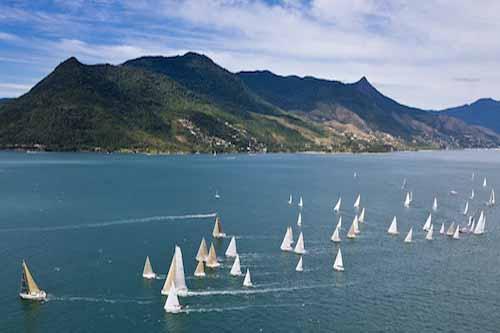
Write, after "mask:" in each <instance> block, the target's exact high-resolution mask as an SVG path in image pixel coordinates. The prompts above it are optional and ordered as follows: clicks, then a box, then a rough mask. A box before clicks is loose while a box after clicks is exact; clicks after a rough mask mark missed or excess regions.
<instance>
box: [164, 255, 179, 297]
mask: <svg viewBox="0 0 500 333" xmlns="http://www.w3.org/2000/svg"><path fill="white" fill-rule="evenodd" d="M175 260H176V255H175V252H174V255H173V256H172V261H171V262H170V268H169V269H168V273H167V278H166V279H165V283H164V284H163V288H162V289H161V294H162V295H168V292H169V291H170V288H171V287H172V284H173V283H174V282H175V270H176V268H177V265H176V264H175Z"/></svg>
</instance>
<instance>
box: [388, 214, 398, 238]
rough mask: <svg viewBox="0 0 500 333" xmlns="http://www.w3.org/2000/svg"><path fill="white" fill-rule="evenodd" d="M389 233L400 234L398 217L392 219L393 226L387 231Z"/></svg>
mask: <svg viewBox="0 0 500 333" xmlns="http://www.w3.org/2000/svg"><path fill="white" fill-rule="evenodd" d="M387 233H388V234H389V235H397V234H399V232H398V221H397V218H396V216H394V218H393V219H392V222H391V225H390V226H389V229H387Z"/></svg>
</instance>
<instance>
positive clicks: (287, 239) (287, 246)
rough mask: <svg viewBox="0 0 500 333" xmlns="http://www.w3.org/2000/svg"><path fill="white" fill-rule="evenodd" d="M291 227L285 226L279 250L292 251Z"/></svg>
mask: <svg viewBox="0 0 500 333" xmlns="http://www.w3.org/2000/svg"><path fill="white" fill-rule="evenodd" d="M291 229H292V228H291V227H288V228H286V232H285V236H284V237H283V241H282V242H281V246H280V249H281V251H293V248H292V243H293V239H292V237H293V236H292V233H291Z"/></svg>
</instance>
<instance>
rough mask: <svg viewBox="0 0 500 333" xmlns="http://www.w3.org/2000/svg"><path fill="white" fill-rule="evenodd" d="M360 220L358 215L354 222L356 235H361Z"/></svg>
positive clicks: (355, 216)
mask: <svg viewBox="0 0 500 333" xmlns="http://www.w3.org/2000/svg"><path fill="white" fill-rule="evenodd" d="M358 222H359V218H358V215H357V214H356V215H354V219H353V220H352V225H353V226H354V233H355V234H356V235H359V233H360V231H359V223H358Z"/></svg>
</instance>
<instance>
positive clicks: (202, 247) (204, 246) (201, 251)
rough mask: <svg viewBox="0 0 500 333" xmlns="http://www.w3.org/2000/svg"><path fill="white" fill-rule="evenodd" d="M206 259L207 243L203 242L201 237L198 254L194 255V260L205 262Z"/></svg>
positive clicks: (203, 238)
mask: <svg viewBox="0 0 500 333" xmlns="http://www.w3.org/2000/svg"><path fill="white" fill-rule="evenodd" d="M207 257H208V250H207V243H206V242H205V237H202V238H201V243H200V247H199V248H198V253H196V260H197V261H207Z"/></svg>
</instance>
